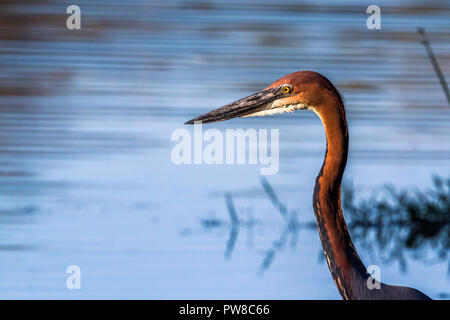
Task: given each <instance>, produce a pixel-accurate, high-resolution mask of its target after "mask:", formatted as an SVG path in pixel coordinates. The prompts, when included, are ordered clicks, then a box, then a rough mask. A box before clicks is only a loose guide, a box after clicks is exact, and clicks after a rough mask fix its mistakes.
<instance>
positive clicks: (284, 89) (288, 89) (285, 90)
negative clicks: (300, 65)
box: [281, 86, 292, 93]
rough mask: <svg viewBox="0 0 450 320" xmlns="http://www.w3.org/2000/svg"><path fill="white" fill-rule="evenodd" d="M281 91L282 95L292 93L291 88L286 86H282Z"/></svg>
mask: <svg viewBox="0 0 450 320" xmlns="http://www.w3.org/2000/svg"><path fill="white" fill-rule="evenodd" d="M281 90H282V91H283V92H284V93H290V92H291V91H292V88H291V87H288V86H284V87H283V88H281Z"/></svg>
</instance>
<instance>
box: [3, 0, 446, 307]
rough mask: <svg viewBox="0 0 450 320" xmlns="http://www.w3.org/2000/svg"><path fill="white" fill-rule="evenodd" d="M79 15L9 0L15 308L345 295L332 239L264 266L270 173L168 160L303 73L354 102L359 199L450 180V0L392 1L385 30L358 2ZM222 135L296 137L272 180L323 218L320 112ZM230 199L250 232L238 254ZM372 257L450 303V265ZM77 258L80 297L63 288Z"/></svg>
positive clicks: (8, 247)
mask: <svg viewBox="0 0 450 320" xmlns="http://www.w3.org/2000/svg"><path fill="white" fill-rule="evenodd" d="M76 4H78V5H79V6H80V7H81V11H82V30H81V31H69V30H67V29H66V27H65V19H66V16H67V15H66V14H65V10H66V6H67V4H66V3H64V2H63V1H48V0H45V1H33V2H30V1H2V2H1V3H0V70H1V72H0V201H1V202H0V203H1V204H0V270H1V271H0V298H171V299H177V298H185V299H196V298H203V299H205V298H218V299H220V298H221V299H231V298H235V299H241V298H243V299H245V298H247V299H252V298H255V299H260V298H269V299H281V298H282V299H302V298H310V299H323V298H327V299H328V298H330V299H338V298H340V297H339V295H338V293H337V290H336V289H335V287H334V284H333V282H332V280H331V276H330V274H329V271H328V268H327V266H326V264H325V263H323V262H321V261H320V259H319V252H320V248H321V245H320V241H319V237H318V234H317V232H316V231H307V230H304V231H301V232H300V234H299V239H298V242H297V245H296V246H295V247H289V246H286V247H285V248H282V249H281V250H279V251H278V252H277V253H276V256H275V259H274V260H273V261H272V264H271V265H270V268H268V269H267V270H266V271H265V272H264V273H263V274H261V273H260V272H258V270H259V268H260V266H261V263H262V261H263V260H264V257H265V252H266V251H267V250H268V249H270V248H271V247H272V246H273V242H274V241H276V240H277V239H279V237H280V235H281V234H282V232H283V229H284V228H285V222H284V221H283V219H282V218H281V217H280V215H279V214H278V212H277V210H276V209H275V208H273V207H272V205H271V203H270V201H269V199H268V198H267V197H266V196H265V194H264V191H263V188H262V186H261V183H260V175H259V167H257V166H246V165H242V166H218V165H216V166H194V165H192V166H176V165H174V164H172V162H171V160H170V151H171V148H172V146H173V145H174V143H173V142H172V141H170V136H171V133H172V132H173V130H175V129H177V128H182V127H184V126H183V123H184V122H185V121H186V120H189V119H191V118H192V117H194V116H196V115H198V114H200V113H203V112H205V111H208V110H210V109H211V108H214V107H218V106H221V105H223V104H226V103H228V102H230V101H233V100H235V99H237V98H240V97H242V96H245V95H248V94H249V93H252V92H255V91H257V90H259V89H261V88H264V87H266V86H267V85H268V84H270V83H271V82H272V81H274V80H275V79H277V78H279V77H281V76H283V75H284V74H286V73H290V72H293V71H296V70H316V71H318V72H321V73H323V74H325V75H326V76H327V77H329V79H330V80H331V81H332V82H333V83H335V85H336V86H337V87H338V88H339V89H340V91H341V92H342V94H343V96H344V99H345V103H346V108H347V114H348V121H349V126H350V139H351V140H350V153H349V158H350V160H349V163H348V166H347V170H346V178H347V179H349V180H351V181H353V183H354V185H355V188H356V193H357V195H358V196H362V197H363V196H365V195H367V194H369V193H370V192H371V191H372V190H375V189H376V188H378V187H380V186H381V185H383V184H385V183H393V184H394V185H395V186H398V187H410V188H416V187H418V188H421V189H423V188H426V187H429V186H430V185H431V179H430V176H431V175H432V174H436V173H437V174H441V175H444V176H448V175H449V174H450V161H449V159H450V139H449V137H450V108H449V106H448V105H447V102H446V100H445V96H444V94H443V92H442V89H441V87H440V85H439V82H438V80H437V78H436V76H435V73H434V70H433V68H432V66H431V64H430V61H429V60H428V57H427V55H426V52H425V49H424V47H423V45H422V44H421V43H420V37H419V36H418V35H417V33H416V28H417V27H418V26H422V27H425V28H426V30H427V32H428V34H429V37H430V40H431V43H432V47H433V50H434V52H435V53H436V56H437V58H438V60H439V63H440V65H441V67H442V70H443V73H444V74H445V75H447V78H449V75H450V3H449V2H448V1H437V0H435V1H408V2H407V1H378V4H379V5H380V6H381V9H382V30H379V31H370V30H368V29H367V28H366V19H367V17H368V15H367V14H365V9H366V6H367V4H366V3H365V2H360V1H348V0H347V1H339V2H337V1H310V2H303V3H301V2H294V1H284V2H283V3H281V4H279V3H275V2H273V1H258V2H253V1H239V2H237V1H224V0H217V1H202V2H192V1H159V0H157V1H153V0H152V1H138V0H134V1H126V2H125V1H111V0H109V1H87V0H85V1H77V3H76ZM211 127H215V128H219V129H221V130H225V128H243V129H247V128H267V129H271V128H278V129H280V171H279V173H278V174H277V175H275V176H270V177H268V179H269V181H270V183H271V184H272V185H273V187H274V189H275V190H276V192H277V194H278V196H279V197H280V199H281V200H282V201H283V203H285V204H286V205H287V206H288V207H289V209H290V210H294V211H297V212H298V214H299V219H300V220H301V221H302V222H310V221H313V217H314V216H313V212H312V207H311V197H312V190H313V184H314V179H315V176H316V174H317V172H318V171H319V169H320V166H321V163H322V158H323V155H324V148H325V137H324V134H323V129H322V125H321V123H320V121H319V120H318V119H317V118H316V117H315V116H314V115H313V114H310V113H309V112H297V113H295V114H290V115H288V116H276V117H270V118H261V119H259V118H257V119H238V120H233V121H232V122H227V123H218V124H214V125H212V126H211ZM189 129H190V130H192V128H189ZM226 192H231V195H232V196H233V202H234V205H235V207H236V211H237V214H238V216H239V219H241V221H242V222H243V223H241V227H240V228H239V230H238V232H237V235H235V236H237V238H236V241H235V243H234V247H233V249H232V250H230V249H229V252H228V253H226V246H227V241H229V237H230V230H231V229H230V220H229V216H228V212H227V208H226V205H225V200H224V194H225V193H226ZM228 244H229V242H228ZM356 245H357V244H356ZM357 246H358V245H357ZM360 254H361V256H362V257H363V260H364V261H365V263H366V264H367V265H369V264H378V265H380V266H381V270H382V274H381V278H382V281H384V282H388V283H395V284H404V285H410V286H414V287H417V288H419V289H420V290H422V291H424V292H426V293H427V294H429V295H430V296H431V297H433V298H438V297H440V294H442V293H448V292H449V291H450V278H449V276H448V274H447V264H446V263H445V262H444V263H435V264H424V263H422V262H417V261H414V260H411V261H408V270H407V272H400V270H399V268H398V266H397V265H396V264H389V263H385V262H383V261H380V260H379V259H378V258H377V256H376V255H373V254H371V253H369V252H365V251H364V250H362V249H360ZM69 265H79V266H80V268H81V272H82V289H81V290H79V291H77V290H73V291H71V290H68V289H67V288H66V279H67V276H68V275H67V274H66V268H67V266H69Z"/></svg>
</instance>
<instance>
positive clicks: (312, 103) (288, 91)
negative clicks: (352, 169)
mask: <svg viewBox="0 0 450 320" xmlns="http://www.w3.org/2000/svg"><path fill="white" fill-rule="evenodd" d="M295 110H312V111H314V112H315V113H316V114H317V115H318V116H319V118H320V119H321V120H322V123H323V126H324V128H325V134H326V139H327V146H326V153H325V159H324V161H323V165H322V169H321V170H320V172H319V175H318V176H317V178H316V184H315V187H314V194H313V208H314V213H315V216H316V220H317V227H318V229H319V235H320V240H321V242H322V247H323V252H324V254H325V258H326V260H327V263H328V268H329V269H330V272H331V275H332V277H333V280H334V282H335V284H336V286H337V288H338V290H339V293H340V294H341V296H342V297H343V298H344V299H414V300H424V299H430V298H429V297H428V296H427V295H425V294H423V293H422V292H420V291H418V290H416V289H413V288H409V287H402V286H393V285H387V284H384V283H381V284H380V286H379V289H377V288H369V287H368V285H367V283H368V281H367V280H368V279H369V278H370V277H371V276H370V275H369V274H368V273H367V269H366V267H365V266H364V264H363V262H362V261H361V259H360V258H359V256H358V253H357V252H356V249H355V247H354V245H353V242H352V239H351V237H350V234H349V231H348V229H347V225H346V223H345V220H344V216H343V214H342V208H341V182H342V176H343V174H344V169H345V165H346V162H347V153H348V128H347V121H346V118H345V109H344V103H343V102H342V99H341V96H340V94H339V92H338V90H337V89H336V88H335V87H334V86H333V84H332V83H331V82H330V81H329V80H328V79H327V78H325V77H324V76H322V75H321V74H319V73H316V72H313V71H298V72H295V73H291V74H288V75H286V76H284V77H282V78H281V79H278V80H277V81H275V82H274V83H272V84H271V85H270V86H269V87H267V88H266V89H264V90H262V91H260V92H258V93H255V94H253V95H250V96H248V97H246V98H243V99H240V100H238V101H235V102H233V103H230V104H227V105H225V106H223V107H221V108H218V109H215V110H213V111H210V112H208V113H205V114H203V115H201V116H199V117H197V118H194V119H192V120H190V121H188V122H186V124H194V123H196V122H202V123H208V122H216V121H224V120H228V119H232V118H236V117H253V116H266V115H271V114H276V113H285V112H292V111H295Z"/></svg>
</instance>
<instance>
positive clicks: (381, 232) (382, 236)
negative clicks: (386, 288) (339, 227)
mask: <svg viewBox="0 0 450 320" xmlns="http://www.w3.org/2000/svg"><path fill="white" fill-rule="evenodd" d="M433 182H434V188H433V189H432V190H429V191H427V192H423V191H415V192H411V191H408V190H401V191H398V190H396V188H395V187H394V186H389V187H387V188H386V190H385V192H384V194H382V195H380V194H377V195H372V197H371V198H369V199H367V200H363V201H360V202H357V201H355V199H354V191H353V190H352V189H351V188H349V187H348V186H347V187H346V188H344V190H343V193H344V197H343V207H344V209H345V210H346V212H347V213H348V214H349V217H350V224H349V228H350V230H351V234H352V235H353V238H354V239H355V240H356V242H357V243H358V244H360V245H361V246H363V247H364V248H366V249H367V250H369V252H370V251H374V250H376V252H377V253H378V256H379V258H380V259H381V260H383V261H386V262H397V263H398V264H399V266H400V267H401V269H402V270H406V266H407V262H406V257H405V254H410V255H411V256H412V257H413V258H414V259H418V260H421V261H423V262H425V263H433V262H440V261H444V262H447V263H448V272H450V260H449V259H448V258H449V257H448V252H449V250H450V179H442V178H440V177H437V176H436V177H434V179H433Z"/></svg>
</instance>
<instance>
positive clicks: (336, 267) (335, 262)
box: [313, 99, 367, 299]
mask: <svg viewBox="0 0 450 320" xmlns="http://www.w3.org/2000/svg"><path fill="white" fill-rule="evenodd" d="M332 103H333V104H335V105H328V106H323V107H321V108H318V109H316V110H315V111H316V113H317V114H318V115H319V117H320V118H321V120H322V122H323V125H324V127H325V134H326V139H327V148H326V154H325V159H324V162H323V165H322V169H321V170H320V173H319V175H318V176H317V178H316V185H315V188H314V197H313V207H314V213H315V216H316V219H317V226H318V229H319V234H320V240H321V242H322V247H323V251H324V255H325V258H326V260H327V263H328V267H329V269H330V272H331V274H332V277H333V279H334V282H335V284H336V286H337V288H338V290H339V292H340V294H341V295H342V297H343V298H344V299H355V298H357V297H356V295H357V292H360V291H361V290H364V287H365V283H366V279H367V272H366V268H365V266H364V264H363V263H362V261H361V259H360V258H359V256H358V254H357V252H356V249H355V248H354V246H353V243H352V239H351V237H350V234H349V232H348V229H347V225H346V223H345V220H344V216H343V214H342V208H341V181H342V176H343V174H344V169H345V165H346V162H347V153H348V128H347V121H346V118H345V109H344V105H343V103H342V101H341V100H340V99H336V101H333V102H332Z"/></svg>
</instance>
